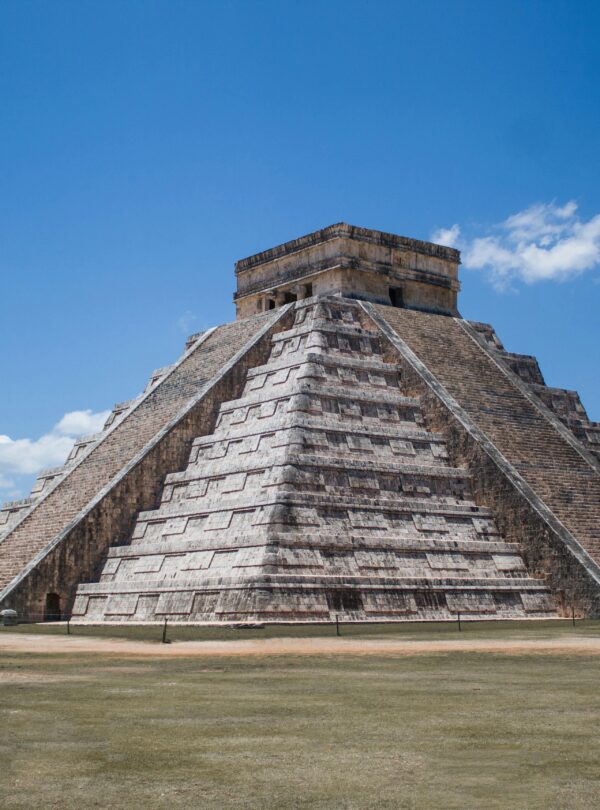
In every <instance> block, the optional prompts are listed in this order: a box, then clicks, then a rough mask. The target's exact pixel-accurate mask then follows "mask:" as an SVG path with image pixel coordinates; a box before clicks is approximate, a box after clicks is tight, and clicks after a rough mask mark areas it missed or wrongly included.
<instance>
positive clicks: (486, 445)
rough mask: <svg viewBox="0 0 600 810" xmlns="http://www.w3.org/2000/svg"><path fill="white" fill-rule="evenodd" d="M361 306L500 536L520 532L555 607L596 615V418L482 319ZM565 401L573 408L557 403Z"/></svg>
mask: <svg viewBox="0 0 600 810" xmlns="http://www.w3.org/2000/svg"><path fill="white" fill-rule="evenodd" d="M362 306H363V308H364V310H365V311H366V312H367V313H368V314H369V315H370V317H372V318H373V320H374V321H375V322H376V323H377V324H378V325H379V326H380V328H381V329H382V332H383V334H385V335H386V337H387V338H388V339H389V340H390V342H391V343H392V345H393V346H394V347H395V348H396V349H397V350H398V351H399V353H400V355H401V356H402V358H403V362H404V365H405V368H406V372H407V374H408V375H410V376H411V378H412V381H413V384H414V385H415V390H416V391H418V392H419V393H420V394H421V396H422V397H423V399H426V400H428V402H429V403H430V404H432V403H433V411H435V418H433V419H432V422H436V424H437V426H438V427H439V428H442V429H444V431H445V435H446V438H447V439H448V440H449V442H450V443H451V445H452V452H453V457H454V459H455V460H456V461H458V462H459V463H462V464H465V465H469V466H470V467H471V469H472V471H473V472H474V473H476V474H475V482H476V484H477V494H478V496H479V498H484V499H486V500H487V502H488V504H489V505H491V506H493V507H494V510H495V514H496V518H497V519H498V520H499V522H500V525H501V528H502V531H503V533H504V534H505V535H507V539H511V538H512V537H514V538H520V540H521V542H522V544H523V547H524V551H525V555H526V559H527V563H528V567H529V569H530V570H533V571H534V572H535V571H537V572H538V574H539V575H540V576H542V575H543V576H545V577H546V581H547V582H548V584H549V585H550V586H551V588H552V590H553V591H554V593H555V596H556V597H557V598H558V600H559V602H562V605H561V607H562V610H563V611H564V612H566V611H567V609H569V608H570V607H571V606H576V607H577V610H578V611H579V612H580V613H582V614H587V615H597V613H598V609H599V607H598V586H599V584H600V567H599V565H598V563H599V561H600V462H599V458H598V454H597V448H598V442H597V427H598V425H597V423H590V422H589V420H587V416H586V414H585V411H584V410H583V406H581V405H580V403H579V398H578V397H577V395H576V393H575V392H566V391H561V390H560V389H547V390H544V389H545V386H544V384H543V378H542V377H541V374H540V373H539V368H538V366H537V362H536V361H535V359H534V358H528V357H526V356H519V355H510V354H508V353H506V352H503V351H500V350H499V348H500V349H502V346H501V344H499V341H497V339H496V340H495V341H494V342H491V341H490V339H489V338H490V333H492V334H493V330H491V328H490V327H487V328H486V329H482V326H483V325H482V324H470V323H469V322H467V321H464V320H462V319H460V318H440V317H436V316H433V315H429V314H426V313H422V312H410V311H408V310H398V309H393V308H391V307H384V306H373V305H370V304H363V305H362ZM482 333H483V334H482ZM494 343H496V344H497V345H494ZM498 347H499V348H498ZM565 399H567V400H568V408H565V407H564V403H565ZM557 403H558V405H557ZM573 403H574V404H575V409H576V413H577V416H576V417H575V418H573V417H572V416H571V413H569V412H567V413H565V412H566V411H568V410H569V409H573ZM577 403H579V405H577ZM582 433H584V434H585V435H584V436H583V435H582Z"/></svg>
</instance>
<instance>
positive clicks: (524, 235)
mask: <svg viewBox="0 0 600 810" xmlns="http://www.w3.org/2000/svg"><path fill="white" fill-rule="evenodd" d="M431 238H432V240H433V241H437V242H438V243H440V244H445V245H448V246H450V247H458V248H460V250H461V251H462V261H463V264H464V266H465V267H466V268H470V269H472V270H483V271H486V272H489V274H490V277H491V279H492V282H493V283H494V285H495V286H496V287H498V288H500V289H504V288H507V287H509V286H510V285H511V283H512V282H513V281H515V280H520V281H524V282H525V283H527V284H534V283H536V282H538V281H548V280H553V281H565V280H567V279H569V278H573V277H575V276H578V275H580V274H581V273H584V272H586V271H587V270H591V269H593V268H594V267H597V266H598V265H599V264H600V215H596V216H594V217H592V218H591V219H589V220H582V219H581V218H580V216H579V215H578V212H577V203H576V202H575V201H573V200H570V201H569V202H567V203H566V204H565V205H562V206H560V205H557V204H556V203H555V202H551V203H537V204H535V205H532V206H530V207H529V208H526V209H525V210H523V211H519V212H517V213H516V214H512V215H511V216H509V217H508V218H507V219H505V220H504V221H503V222H500V223H498V224H496V225H493V226H492V227H491V228H488V229H486V231H485V232H484V233H483V234H475V233H464V232H463V230H462V229H461V228H460V226H459V225H457V224H455V225H453V226H452V227H451V228H442V229H439V230H437V231H435V232H434V233H433V234H432V236H431Z"/></svg>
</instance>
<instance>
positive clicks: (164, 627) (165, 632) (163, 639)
mask: <svg viewBox="0 0 600 810" xmlns="http://www.w3.org/2000/svg"><path fill="white" fill-rule="evenodd" d="M162 643H163V644H167V643H168V642H167V620H166V619H165V623H164V624H163V635H162Z"/></svg>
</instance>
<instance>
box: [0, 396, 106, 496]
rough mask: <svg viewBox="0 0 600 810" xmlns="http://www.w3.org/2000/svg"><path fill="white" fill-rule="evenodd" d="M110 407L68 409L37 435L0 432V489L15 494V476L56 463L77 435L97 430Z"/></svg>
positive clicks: (69, 448)
mask: <svg viewBox="0 0 600 810" xmlns="http://www.w3.org/2000/svg"><path fill="white" fill-rule="evenodd" d="M109 413H110V411H101V412H99V413H94V412H93V411H91V410H89V409H88V410H85V411H71V412H70V413H66V414H65V415H64V416H63V417H62V419H61V420H60V421H59V422H58V423H57V424H56V425H55V426H54V427H53V428H52V430H51V431H50V432H49V433H46V434H44V435H43V436H40V438H39V439H11V438H10V436H5V435H0V491H2V492H3V494H5V495H7V494H8V495H9V496H12V495H18V494H19V491H18V490H16V489H15V487H16V483H15V481H14V477H15V476H22V475H32V474H34V473H37V472H39V471H40V470H41V469H42V468H43V467H56V466H58V465H59V464H62V463H63V462H64V461H65V460H66V458H67V456H68V455H69V453H70V451H71V448H72V447H73V444H74V442H75V439H76V438H77V437H78V436H82V435H84V434H87V433H96V432H97V431H99V430H101V428H102V426H103V425H104V422H105V421H106V419H107V417H108V415H109Z"/></svg>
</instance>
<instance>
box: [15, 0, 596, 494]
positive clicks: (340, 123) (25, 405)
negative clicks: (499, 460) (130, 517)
mask: <svg viewBox="0 0 600 810" xmlns="http://www.w3.org/2000/svg"><path fill="white" fill-rule="evenodd" d="M599 34H600V5H599V4H598V3H593V2H585V0H578V2H558V1H557V0H546V1H545V2H526V1H525V0H521V1H520V2H510V0H503V1H502V2H493V1H492V0H487V1H486V0H478V1H477V2H426V1H423V0H421V1H420V2H419V3H414V2H410V3H409V2H398V1H397V2H385V1H384V0H380V1H379V2H366V1H365V0H362V1H361V2H358V1H353V0H344V1H343V2H337V1H334V0H330V2H322V1H321V2H295V3H281V2H260V1H258V2H238V1H237V0H236V1H235V2H226V1H221V2H200V0H197V1H196V2H178V1H177V0H169V1H168V2H153V1H152V0H146V1H145V2H128V1H127V0H119V2H114V1H113V2H111V0H103V1H102V2H90V1H89V0H87V1H84V2H66V1H65V0H63V1H62V2H55V3H46V2H29V1H28V0H18V1H17V0H5V2H3V3H2V4H0V102H1V103H0V122H1V125H0V147H1V148H0V273H1V288H0V389H1V393H2V396H1V397H0V500H1V499H2V497H3V496H4V497H10V496H15V497H16V496H18V495H19V494H24V493H25V492H26V491H27V489H28V483H29V481H30V477H31V474H32V473H33V472H34V471H35V469H36V468H37V467H39V466H47V465H48V464H51V463H58V461H59V460H60V459H58V456H60V455H61V454H62V455H64V451H65V448H67V447H68V444H69V442H71V441H72V437H73V436H74V435H76V434H77V433H78V432H80V431H81V430H87V429H90V428H91V429H93V428H94V427H95V426H97V424H98V422H99V420H100V417H96V416H95V414H98V413H101V412H103V411H105V410H106V409H110V408H111V407H112V405H113V403H114V402H116V401H119V400H123V399H128V398H130V397H132V396H134V395H135V394H137V393H138V392H139V391H140V390H141V389H142V388H143V387H144V384H145V381H146V379H147V376H148V375H149V373H150V372H151V370H152V369H153V368H156V367H158V366H162V365H165V364H167V363H169V362H172V361H173V360H174V359H175V358H176V357H177V356H178V355H179V354H180V352H181V349H182V347H183V342H184V339H185V336H186V334H187V333H188V332H193V331H197V330H199V329H201V328H204V327H206V326H208V325H213V324H217V323H221V322H225V321H228V320H231V319H232V317H233V307H232V303H231V295H232V292H233V288H234V276H233V262H234V261H235V260H236V259H238V258H241V257H243V256H246V255H248V254H251V253H253V252H255V251H257V250H261V249H264V248H266V247H269V246H272V245H274V244H277V243H279V242H282V241H284V240H286V239H290V238H293V237H296V236H299V235H301V234H303V233H307V232H309V231H311V230H314V229H316V228H320V227H324V226H326V225H329V224H331V223H333V222H338V221H340V220H345V221H347V222H350V223H353V224H357V225H363V226H366V227H373V228H380V229H383V230H389V231H393V232H396V233H401V234H403V235H406V236H413V237H419V238H424V239H428V238H430V237H431V236H432V235H434V234H436V233H439V231H440V230H442V231H445V234H444V235H445V237H446V238H447V239H452V240H454V241H455V242H456V243H457V244H459V246H460V247H461V248H463V250H464V251H465V254H464V255H465V257H468V261H465V266H463V268H462V281H463V292H462V294H461V311H462V313H463V314H464V315H465V316H466V317H468V318H472V319H476V320H483V321H488V322H491V323H492V324H493V325H494V326H495V327H496V329H497V331H498V333H499V335H500V337H501V338H502V340H503V341H504V343H505V345H506V346H507V348H509V349H510V350H513V351H521V352H525V353H531V354H535V355H537V357H538V358H539V360H540V362H541V365H542V369H543V371H544V373H545V375H546V379H547V382H548V383H549V384H553V385H557V386H561V387H566V388H576V389H577V390H579V392H580V393H581V396H582V399H583V401H584V404H585V405H586V407H587V408H588V411H589V413H590V415H591V416H592V418H595V419H597V420H600V380H599V377H598V365H599V364H598V359H599V358H598V345H599V337H600V319H599V318H598V312H599V311H600V271H599V268H598V264H599V262H600V219H596V218H597V217H598V215H599V214H600V182H599V172H598V143H599V135H600V132H599V129H600V127H599V124H600V120H599V119H600V103H599V100H600V99H599V96H600V76H599V63H600V57H599V55H598V48H597V41H598V36H599ZM73 414H75V415H73ZM65 415H66V417H65ZM2 437H4V438H2Z"/></svg>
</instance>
